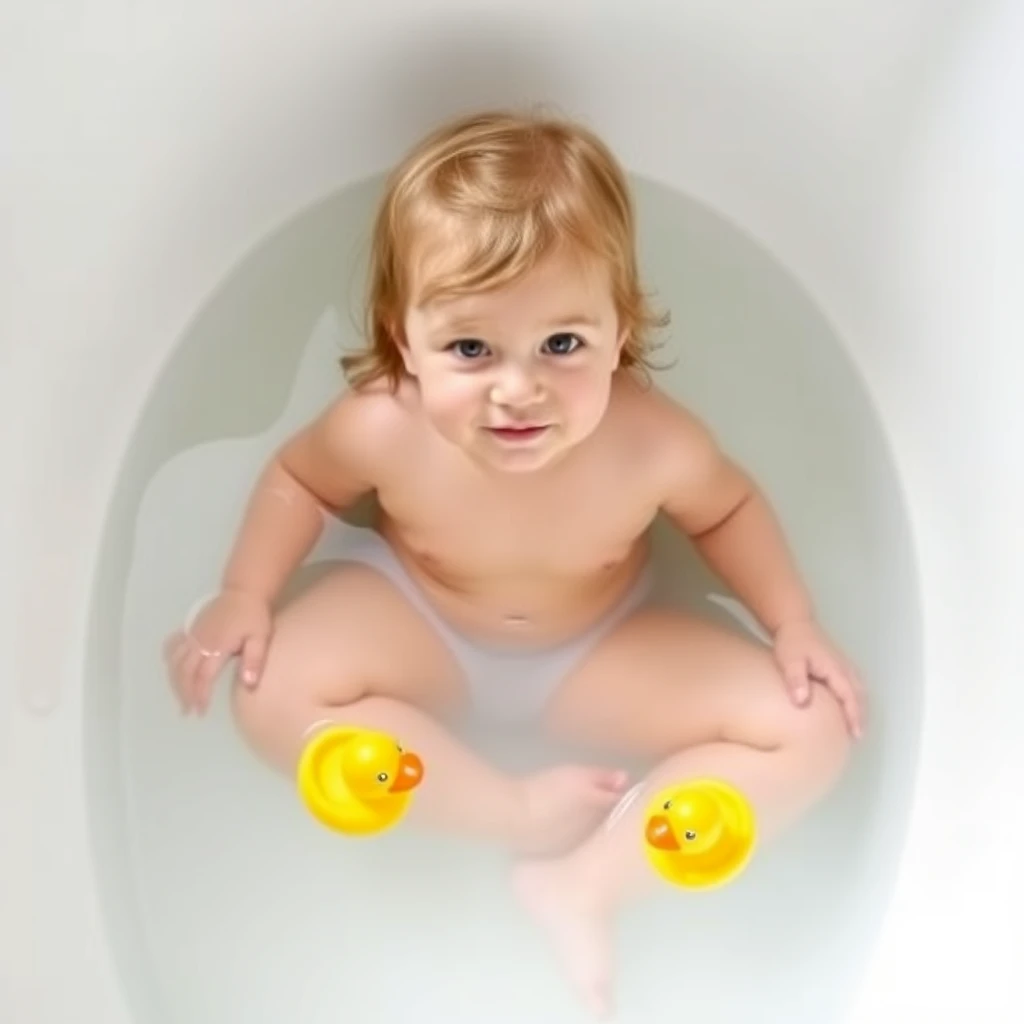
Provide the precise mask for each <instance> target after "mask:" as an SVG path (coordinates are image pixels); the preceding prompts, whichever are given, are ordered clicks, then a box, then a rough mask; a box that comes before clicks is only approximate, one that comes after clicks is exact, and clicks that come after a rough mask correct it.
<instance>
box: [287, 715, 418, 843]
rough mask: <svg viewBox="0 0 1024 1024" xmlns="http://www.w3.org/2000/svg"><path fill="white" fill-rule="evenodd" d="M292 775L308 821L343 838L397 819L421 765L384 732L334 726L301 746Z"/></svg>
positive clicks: (381, 827)
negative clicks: (308, 812)
mask: <svg viewBox="0 0 1024 1024" xmlns="http://www.w3.org/2000/svg"><path fill="white" fill-rule="evenodd" d="M297 776H298V787H299V793H300V795H301V797H302V799H303V801H304V802H305V804H306V807H307V808H308V809H309V811H310V813H311V814H312V815H313V817H315V818H316V819H317V820H318V821H320V822H321V823H322V824H324V825H326V826H327V827H328V828H333V829H335V830H336V831H338V832H344V833H345V834H346V835H352V836H366V835H374V834H376V833H379V832H383V831H385V830H386V829H389V828H392V827H393V826H395V825H397V824H398V822H399V821H401V820H402V818H403V817H404V816H405V813H406V812H407V811H408V809H409V803H410V801H411V800H412V794H413V790H414V789H415V788H416V787H417V786H418V785H419V784H420V783H421V782H422V781H423V762H422V761H421V760H420V759H419V757H417V756H416V754H414V753H411V752H410V751H407V750H403V749H402V746H401V744H399V742H398V741H397V740H396V739H395V738H394V737H393V736H389V735H387V734H386V733H382V732H375V731H374V730H371V729H358V728H353V727H350V726H344V725H336V726H330V727H329V728H326V729H324V730H323V731H322V732H318V733H317V734H316V735H315V736H313V738H312V739H311V740H310V741H309V742H308V743H307V744H306V746H305V748H304V750H303V752H302V756H301V757H300V759H299V765H298V769H297Z"/></svg>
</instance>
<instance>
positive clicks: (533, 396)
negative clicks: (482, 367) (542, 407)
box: [491, 364, 544, 408]
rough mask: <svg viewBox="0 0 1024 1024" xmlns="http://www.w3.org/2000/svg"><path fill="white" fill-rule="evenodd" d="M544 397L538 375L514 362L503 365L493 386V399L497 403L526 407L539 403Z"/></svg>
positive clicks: (513, 406)
mask: <svg viewBox="0 0 1024 1024" xmlns="http://www.w3.org/2000/svg"><path fill="white" fill-rule="evenodd" d="M543 397H544V396H543V388H542V387H541V384H540V381H539V380H538V379H537V377H536V376H535V375H534V374H532V373H529V372H527V371H526V370H524V369H523V368H522V367H521V366H517V365H514V364H511V365H509V366H505V367H503V368H502V369H501V370H500V371H499V373H498V376H497V377H496V378H495V381H494V384H493V385H492V387H491V401H492V402H493V403H494V404H495V405H504V406H509V407H512V408H525V407H527V406H530V405H535V404H537V403H538V402H540V401H541V400H542V398H543Z"/></svg>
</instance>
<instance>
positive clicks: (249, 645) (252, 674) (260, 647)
mask: <svg viewBox="0 0 1024 1024" xmlns="http://www.w3.org/2000/svg"><path fill="white" fill-rule="evenodd" d="M268 645H269V638H268V637H265V636H251V637H249V638H248V639H247V640H246V641H245V644H244V645H243V647H242V656H241V663H240V665H239V672H238V678H239V679H241V681H242V685H243V686H247V687H250V688H252V687H255V686H256V684H257V683H258V682H259V681H260V676H261V675H263V665H264V663H265V662H266V660H267V647H268Z"/></svg>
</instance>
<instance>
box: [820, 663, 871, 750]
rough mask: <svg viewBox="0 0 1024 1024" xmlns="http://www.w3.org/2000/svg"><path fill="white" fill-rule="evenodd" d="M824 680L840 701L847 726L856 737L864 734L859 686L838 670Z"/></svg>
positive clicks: (858, 737)
mask: <svg viewBox="0 0 1024 1024" xmlns="http://www.w3.org/2000/svg"><path fill="white" fill-rule="evenodd" d="M822 682H823V683H824V684H825V686H827V687H828V689H829V690H830V691H831V693H832V695H833V696H834V697H835V698H836V700H837V701H839V706H840V707H841V708H842V711H843V717H844V718H845V719H846V725H847V728H848V729H849V730H850V734H851V735H852V736H853V737H854V738H855V739H858V740H859V739H860V738H861V736H862V735H863V725H864V723H863V719H862V716H861V706H860V695H859V694H858V692H857V687H856V684H855V683H854V681H853V680H852V679H851V678H850V676H848V675H846V674H844V673H843V672H840V671H838V669H837V670H836V671H834V672H832V673H831V674H830V675H829V676H828V678H827V679H823V680H822Z"/></svg>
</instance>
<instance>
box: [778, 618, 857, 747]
mask: <svg viewBox="0 0 1024 1024" xmlns="http://www.w3.org/2000/svg"><path fill="white" fill-rule="evenodd" d="M775 660H776V662H777V663H778V666H779V668H780V669H781V670H782V676H783V678H784V679H785V681H786V688H787V689H788V690H789V693H790V696H791V697H792V698H793V701H794V703H796V704H797V705H799V706H801V707H804V706H806V705H807V704H808V703H809V702H810V699H811V687H812V685H813V684H814V683H821V684H823V685H825V686H827V687H828V688H829V690H831V691H832V693H833V694H834V696H835V698H836V699H837V700H838V701H839V703H840V705H841V706H842V709H843V715H844V716H845V718H846V723H847V727H848V728H849V730H850V733H851V735H852V736H853V737H854V738H855V739H860V738H861V736H862V735H863V733H864V688H863V686H862V685H861V682H860V680H859V679H858V678H857V673H856V672H855V671H854V669H853V666H852V665H850V663H849V662H848V661H847V660H846V658H844V657H843V655H842V654H841V653H840V652H839V651H838V650H837V649H836V647H835V646H834V645H833V644H832V642H831V641H830V640H829V638H828V637H827V636H826V635H825V632H824V630H822V628H821V627H820V626H819V625H818V624H817V623H816V622H815V621H814V620H813V619H800V620H794V621H792V622H786V623H783V625H782V626H780V627H779V629H778V630H776V632H775Z"/></svg>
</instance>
